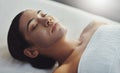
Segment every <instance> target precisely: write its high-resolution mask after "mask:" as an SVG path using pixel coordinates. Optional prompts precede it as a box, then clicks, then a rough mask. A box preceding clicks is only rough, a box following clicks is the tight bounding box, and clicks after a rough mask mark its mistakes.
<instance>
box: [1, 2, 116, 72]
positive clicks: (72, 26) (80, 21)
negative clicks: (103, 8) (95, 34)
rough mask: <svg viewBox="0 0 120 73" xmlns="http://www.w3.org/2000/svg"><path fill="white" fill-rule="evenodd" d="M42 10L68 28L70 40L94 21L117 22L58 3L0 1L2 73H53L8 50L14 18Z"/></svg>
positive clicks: (75, 37)
mask: <svg viewBox="0 0 120 73" xmlns="http://www.w3.org/2000/svg"><path fill="white" fill-rule="evenodd" d="M31 8H32V9H40V10H43V11H44V12H46V13H48V14H51V15H53V16H55V17H57V18H58V19H59V20H60V22H61V23H62V24H64V25H65V26H66V27H67V28H68V35H67V37H68V38H71V39H77V38H78V37H79V35H80V31H81V29H83V28H84V27H85V26H86V25H87V24H88V23H89V22H91V21H92V20H94V19H96V20H101V21H106V22H108V23H115V24H117V22H114V21H111V20H108V19H105V18H103V17H100V16H96V15H93V14H89V13H87V12H84V11H82V10H79V9H76V8H73V7H69V6H66V5H63V4H60V3H57V2H53V1H48V0H47V1H46V0H0V73H51V71H52V70H41V69H39V70H38V69H35V68H33V67H31V66H30V65H29V64H26V63H21V62H19V61H16V60H14V59H13V58H12V57H11V56H10V54H9V52H8V49H7V32H8V28H9V26H10V23H11V21H12V19H13V18H14V16H15V15H16V14H18V13H19V12H20V11H22V10H25V9H31Z"/></svg>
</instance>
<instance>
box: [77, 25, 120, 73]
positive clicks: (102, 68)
mask: <svg viewBox="0 0 120 73" xmlns="http://www.w3.org/2000/svg"><path fill="white" fill-rule="evenodd" d="M78 73H120V25H103V26H100V27H99V28H98V29H97V31H96V32H95V33H94V35H93V36H92V38H91V40H90V42H89V44H88V45H87V47H86V50H85V51H84V53H83V55H82V57H81V60H80V63H79V67H78Z"/></svg>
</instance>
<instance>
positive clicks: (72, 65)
mask: <svg viewBox="0 0 120 73" xmlns="http://www.w3.org/2000/svg"><path fill="white" fill-rule="evenodd" d="M101 25H104V24H103V23H100V22H93V23H91V24H89V25H88V26H87V27H86V28H85V29H84V30H83V31H82V33H81V35H80V38H79V40H70V39H67V38H66V34H67V29H66V28H65V27H64V26H63V25H62V24H60V23H59V22H57V21H56V20H55V19H54V17H52V16H50V15H48V14H45V13H43V12H41V10H25V11H22V12H21V13H19V14H18V15H17V16H16V17H15V18H14V19H13V21H12V24H11V26H10V29H9V32H8V48H9V51H10V53H11V55H12V56H13V57H14V58H15V59H18V60H21V61H25V62H29V63H30V64H31V65H32V66H34V67H36V68H43V69H48V68H52V67H53V66H54V64H55V63H56V62H58V64H59V66H58V67H57V68H56V69H55V71H54V72H53V73H77V70H78V64H79V61H80V59H81V55H82V54H83V52H84V50H85V49H86V46H87V44H88V43H89V40H90V39H91V37H92V35H93V34H94V32H95V31H96V30H97V29H98V28H99V27H100V26H101ZM76 33H77V32H76Z"/></svg>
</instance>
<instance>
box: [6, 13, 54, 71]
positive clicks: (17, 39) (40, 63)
mask: <svg viewBox="0 0 120 73" xmlns="http://www.w3.org/2000/svg"><path fill="white" fill-rule="evenodd" d="M23 13H24V12H23V11H22V12H21V13H19V14H18V15H16V16H15V18H14V19H13V21H12V23H11V25H10V28H9V31H8V36H7V42H8V49H9V51H10V54H11V56H12V57H13V58H15V59H17V60H20V61H24V62H29V63H30V64H31V65H32V66H33V67H35V68H40V69H51V68H52V67H53V66H54V65H55V63H56V61H55V60H54V59H53V58H50V57H47V56H44V55H39V56H38V57H36V58H29V57H27V56H26V55H24V52H23V51H24V49H25V48H28V47H30V44H29V43H28V42H27V41H26V40H25V38H24V37H23V36H22V34H21V32H20V30H19V20H20V17H21V16H22V14H23Z"/></svg>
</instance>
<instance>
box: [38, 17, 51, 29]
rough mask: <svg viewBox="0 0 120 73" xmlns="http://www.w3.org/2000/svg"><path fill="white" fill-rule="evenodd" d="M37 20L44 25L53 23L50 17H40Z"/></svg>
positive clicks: (47, 25)
mask: <svg viewBox="0 0 120 73" xmlns="http://www.w3.org/2000/svg"><path fill="white" fill-rule="evenodd" d="M39 21H40V23H41V24H42V25H43V26H44V27H49V26H52V25H53V21H52V19H50V18H41V19H39Z"/></svg>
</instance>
